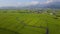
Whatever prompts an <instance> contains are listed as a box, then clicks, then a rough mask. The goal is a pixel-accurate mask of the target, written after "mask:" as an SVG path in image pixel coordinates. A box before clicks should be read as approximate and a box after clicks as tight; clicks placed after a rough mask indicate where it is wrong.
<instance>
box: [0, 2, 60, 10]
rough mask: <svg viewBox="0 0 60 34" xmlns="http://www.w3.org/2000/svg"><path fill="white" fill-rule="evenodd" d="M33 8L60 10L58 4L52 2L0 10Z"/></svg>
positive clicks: (59, 4)
mask: <svg viewBox="0 0 60 34" xmlns="http://www.w3.org/2000/svg"><path fill="white" fill-rule="evenodd" d="M33 8H51V9H60V2H52V3H49V4H37V5H30V6H25V7H20V6H19V7H14V6H8V7H0V9H33Z"/></svg>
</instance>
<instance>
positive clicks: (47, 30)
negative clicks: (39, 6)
mask: <svg viewBox="0 0 60 34" xmlns="http://www.w3.org/2000/svg"><path fill="white" fill-rule="evenodd" d="M46 24H47V27H46V34H49V29H48V22H47V20H46Z"/></svg>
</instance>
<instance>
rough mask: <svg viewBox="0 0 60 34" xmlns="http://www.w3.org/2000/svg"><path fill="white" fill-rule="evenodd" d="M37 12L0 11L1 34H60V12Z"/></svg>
mask: <svg viewBox="0 0 60 34" xmlns="http://www.w3.org/2000/svg"><path fill="white" fill-rule="evenodd" d="M36 11H37V10H36ZM36 11H34V10H0V34H46V33H47V28H48V33H49V34H60V12H59V11H60V10H58V11H57V10H56V12H54V13H53V12H52V10H43V12H41V11H42V10H39V11H40V12H41V13H40V12H39V11H37V12H36ZM47 11H49V12H47ZM50 11H51V12H50ZM38 12H39V13H38ZM49 13H53V14H52V15H50V14H49ZM56 15H59V17H56ZM57 18H58V19H57ZM47 25H48V26H47Z"/></svg>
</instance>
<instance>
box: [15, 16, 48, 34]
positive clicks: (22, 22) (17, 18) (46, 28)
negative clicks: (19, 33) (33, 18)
mask: <svg viewBox="0 0 60 34" xmlns="http://www.w3.org/2000/svg"><path fill="white" fill-rule="evenodd" d="M16 20H17V21H18V22H19V23H21V24H22V25H23V26H22V27H21V30H22V29H23V28H24V27H25V26H29V27H34V28H42V29H45V30H46V34H49V29H48V22H47V20H46V24H47V26H46V27H43V26H33V25H28V24H26V23H24V21H21V22H20V20H19V17H16Z"/></svg>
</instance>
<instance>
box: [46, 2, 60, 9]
mask: <svg viewBox="0 0 60 34" xmlns="http://www.w3.org/2000/svg"><path fill="white" fill-rule="evenodd" d="M46 7H47V8H53V9H54V8H55V9H60V2H52V3H49V4H48V5H47V6H46Z"/></svg>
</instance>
